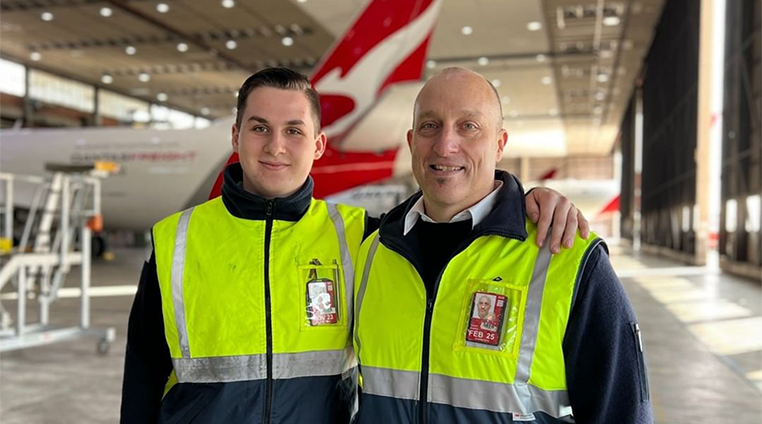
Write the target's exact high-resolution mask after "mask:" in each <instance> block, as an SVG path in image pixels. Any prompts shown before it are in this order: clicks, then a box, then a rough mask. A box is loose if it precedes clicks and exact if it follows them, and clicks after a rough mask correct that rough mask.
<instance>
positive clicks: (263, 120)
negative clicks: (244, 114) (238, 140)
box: [246, 116, 269, 124]
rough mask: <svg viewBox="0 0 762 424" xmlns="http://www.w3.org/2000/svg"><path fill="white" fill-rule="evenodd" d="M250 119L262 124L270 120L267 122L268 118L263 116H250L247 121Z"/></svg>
mask: <svg viewBox="0 0 762 424" xmlns="http://www.w3.org/2000/svg"><path fill="white" fill-rule="evenodd" d="M249 121H257V122H260V123H262V124H269V122H267V119H265V118H262V117H261V116H249V119H247V120H246V122H249Z"/></svg>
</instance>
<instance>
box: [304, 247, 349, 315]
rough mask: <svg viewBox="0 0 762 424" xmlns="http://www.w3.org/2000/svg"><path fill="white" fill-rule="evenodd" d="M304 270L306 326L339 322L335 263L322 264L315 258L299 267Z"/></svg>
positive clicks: (338, 295) (338, 289)
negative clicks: (305, 265) (306, 264)
mask: <svg viewBox="0 0 762 424" xmlns="http://www.w3.org/2000/svg"><path fill="white" fill-rule="evenodd" d="M301 268H302V270H303V272H302V273H301V274H302V275H304V274H305V272H306V276H307V278H306V280H307V281H306V282H305V284H304V299H305V303H304V306H305V307H304V322H305V326H306V327H311V328H316V327H324V326H328V327H330V326H335V325H337V324H339V322H340V318H341V317H340V315H339V312H340V299H341V297H340V293H339V291H340V288H339V284H338V267H337V265H322V264H321V263H320V261H318V260H317V259H313V260H312V261H310V266H307V267H301Z"/></svg>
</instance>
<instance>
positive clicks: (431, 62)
mask: <svg viewBox="0 0 762 424" xmlns="http://www.w3.org/2000/svg"><path fill="white" fill-rule="evenodd" d="M436 66H437V62H436V61H434V60H429V61H428V62H426V67H427V68H429V69H434V68H435V67H436Z"/></svg>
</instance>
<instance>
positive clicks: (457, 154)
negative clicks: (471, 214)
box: [407, 68, 508, 222]
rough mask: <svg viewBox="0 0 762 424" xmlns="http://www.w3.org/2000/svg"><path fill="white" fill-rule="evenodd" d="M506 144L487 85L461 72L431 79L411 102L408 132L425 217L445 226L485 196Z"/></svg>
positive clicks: (492, 91) (448, 71) (496, 102)
mask: <svg viewBox="0 0 762 424" xmlns="http://www.w3.org/2000/svg"><path fill="white" fill-rule="evenodd" d="M507 140H508V133H507V132H506V131H505V129H503V113H502V111H501V108H500V101H499V98H498V96H497V92H496V91H495V87H493V86H492V84H490V82H489V81H487V80H486V79H484V77H483V76H481V75H479V74H477V73H476V72H472V71H469V70H467V69H463V68H448V69H445V70H444V71H442V72H440V73H438V74H437V75H435V76H434V77H432V78H431V79H430V80H429V81H428V82H427V83H426V84H425V85H424V86H423V88H422V89H421V92H420V93H418V97H417V98H416V99H415V110H414V117H413V128H411V129H410V131H408V133H407V142H408V146H409V147H410V152H411V153H412V156H413V159H412V166H413V175H415V179H416V181H418V184H419V185H420V186H421V190H422V191H423V203H424V207H425V209H426V214H427V215H428V216H430V217H432V218H433V219H435V220H437V221H442V222H447V221H449V220H450V218H452V217H453V216H455V214H457V213H459V212H461V211H463V210H465V209H466V208H469V207H471V206H473V205H474V204H476V203H477V202H478V201H479V200H481V199H482V198H484V197H485V196H486V195H488V194H489V193H490V192H491V191H492V189H493V188H494V182H495V181H494V179H495V166H496V164H497V163H498V162H499V161H500V159H501V158H502V156H503V149H504V148H505V143H506V142H507Z"/></svg>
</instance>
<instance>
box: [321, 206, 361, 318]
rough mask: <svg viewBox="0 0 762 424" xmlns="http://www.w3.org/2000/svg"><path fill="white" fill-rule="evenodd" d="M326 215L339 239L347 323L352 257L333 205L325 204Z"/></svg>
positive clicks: (352, 292) (352, 290)
mask: <svg viewBox="0 0 762 424" xmlns="http://www.w3.org/2000/svg"><path fill="white" fill-rule="evenodd" d="M326 206H327V207H328V214H329V215H330V216H331V221H333V226H334V227H335V228H336V235H337V236H338V237H339V250H340V252H341V267H342V268H343V269H344V287H345V288H346V298H347V322H349V323H351V322H352V312H353V309H352V297H353V296H354V286H355V285H354V282H355V271H354V267H353V266H352V255H351V254H350V253H349V245H348V244H347V234H346V228H345V226H344V218H342V216H341V214H340V213H339V210H338V208H337V207H336V205H334V204H333V203H328V202H326Z"/></svg>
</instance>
